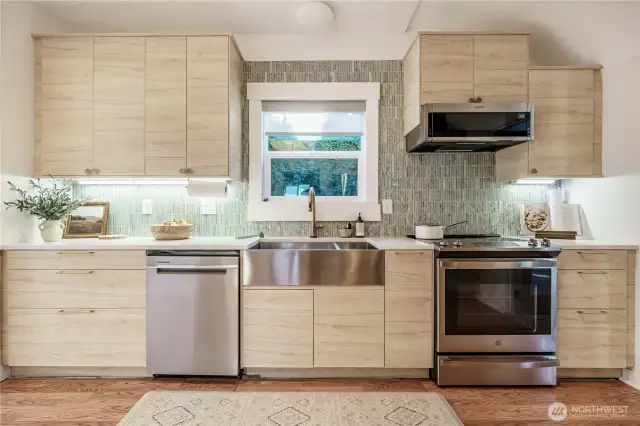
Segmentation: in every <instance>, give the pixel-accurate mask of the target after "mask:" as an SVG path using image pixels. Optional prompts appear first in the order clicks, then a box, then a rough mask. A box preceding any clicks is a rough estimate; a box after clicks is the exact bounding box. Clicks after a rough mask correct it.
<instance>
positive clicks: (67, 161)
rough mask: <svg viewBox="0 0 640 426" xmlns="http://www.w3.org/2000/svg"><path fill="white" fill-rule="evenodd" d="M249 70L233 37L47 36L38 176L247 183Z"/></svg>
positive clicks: (40, 61) (39, 61) (39, 66)
mask: <svg viewBox="0 0 640 426" xmlns="http://www.w3.org/2000/svg"><path fill="white" fill-rule="evenodd" d="M242 68H243V62H242V57H241V56H240V53H239V52H238V50H237V48H236V46H235V44H234V43H233V40H232V39H231V37H228V36H194V37H180V36H175V37H133V36H122V37H120V36H117V37H108V36H101V37H44V38H40V39H37V40H36V64H35V69H36V112H35V116H36V126H35V151H36V155H35V171H36V173H35V174H36V175H37V176H42V175H47V174H52V175H54V176H82V175H98V176H132V177H133V176H142V175H146V176H181V175H184V176H186V175H190V176H200V177H228V178H232V179H236V180H239V179H241V177H242V176H241V174H242V173H241V168H242V166H241V165H242V160H241V157H242V152H241V146H242V141H241V139H242V105H243V98H242V86H243V79H242V78H243V77H242Z"/></svg>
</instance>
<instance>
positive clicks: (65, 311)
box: [58, 309, 96, 314]
mask: <svg viewBox="0 0 640 426" xmlns="http://www.w3.org/2000/svg"><path fill="white" fill-rule="evenodd" d="M95 311H96V310H95V309H60V310H59V311H58V313H59V314H92V313H94V312H95Z"/></svg>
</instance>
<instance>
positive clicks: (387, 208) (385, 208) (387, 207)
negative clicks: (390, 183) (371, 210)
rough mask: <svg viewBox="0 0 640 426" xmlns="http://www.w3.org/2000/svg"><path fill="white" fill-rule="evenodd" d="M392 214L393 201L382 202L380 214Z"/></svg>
mask: <svg viewBox="0 0 640 426" xmlns="http://www.w3.org/2000/svg"><path fill="white" fill-rule="evenodd" d="M391 213H393V201H391V200H390V199H386V200H382V214H391Z"/></svg>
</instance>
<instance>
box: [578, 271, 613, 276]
mask: <svg viewBox="0 0 640 426" xmlns="http://www.w3.org/2000/svg"><path fill="white" fill-rule="evenodd" d="M578 275H609V273H608V272H605V271H588V272H587V271H578Z"/></svg>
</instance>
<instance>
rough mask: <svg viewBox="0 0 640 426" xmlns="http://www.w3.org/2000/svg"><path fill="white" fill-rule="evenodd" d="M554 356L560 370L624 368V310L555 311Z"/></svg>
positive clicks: (625, 356) (625, 313) (625, 347)
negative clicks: (556, 342)
mask: <svg viewBox="0 0 640 426" xmlns="http://www.w3.org/2000/svg"><path fill="white" fill-rule="evenodd" d="M557 354H558V358H559V359H560V366H561V367H562V368H624V367H625V366H626V363H627V312H626V310H605V309H580V310H577V309H576V310H574V309H560V310H558V347H557Z"/></svg>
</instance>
